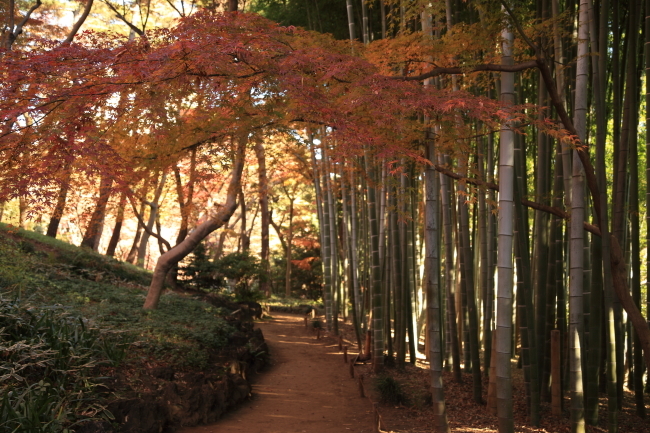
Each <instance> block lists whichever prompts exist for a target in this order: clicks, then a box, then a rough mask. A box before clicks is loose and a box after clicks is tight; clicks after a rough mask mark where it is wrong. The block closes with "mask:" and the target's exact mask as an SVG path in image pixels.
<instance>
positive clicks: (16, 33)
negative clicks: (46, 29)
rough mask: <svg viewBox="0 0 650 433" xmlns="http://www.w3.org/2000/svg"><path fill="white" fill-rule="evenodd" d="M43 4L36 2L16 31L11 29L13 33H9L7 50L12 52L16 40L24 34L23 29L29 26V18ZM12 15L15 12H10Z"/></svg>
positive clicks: (39, 1) (6, 43)
mask: <svg viewBox="0 0 650 433" xmlns="http://www.w3.org/2000/svg"><path fill="white" fill-rule="evenodd" d="M42 4H43V3H41V0H36V3H35V4H34V6H32V7H31V8H29V10H28V11H27V13H26V14H25V16H24V17H23V19H22V20H21V21H20V22H19V23H18V25H17V26H16V29H15V30H14V29H13V28H12V29H10V30H11V31H10V32H9V36H8V37H7V41H6V42H5V48H6V49H8V50H10V49H11V46H12V45H13V44H14V42H16V39H17V38H18V36H20V35H21V34H22V33H23V27H25V24H27V21H29V18H30V17H31V16H32V13H33V12H34V11H35V10H36V9H38V8H40V7H41V5H42ZM9 13H10V15H11V16H13V13H14V12H13V10H12V11H9Z"/></svg>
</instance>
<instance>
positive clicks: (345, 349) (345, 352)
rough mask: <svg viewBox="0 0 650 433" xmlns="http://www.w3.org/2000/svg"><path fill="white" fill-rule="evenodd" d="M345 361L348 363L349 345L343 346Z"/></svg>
mask: <svg viewBox="0 0 650 433" xmlns="http://www.w3.org/2000/svg"><path fill="white" fill-rule="evenodd" d="M343 363H344V364H347V363H348V346H343Z"/></svg>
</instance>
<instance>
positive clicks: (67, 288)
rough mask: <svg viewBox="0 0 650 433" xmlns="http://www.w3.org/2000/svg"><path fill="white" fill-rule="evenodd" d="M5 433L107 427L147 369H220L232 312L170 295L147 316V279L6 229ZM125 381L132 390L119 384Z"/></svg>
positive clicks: (2, 325) (0, 338)
mask: <svg viewBox="0 0 650 433" xmlns="http://www.w3.org/2000/svg"><path fill="white" fill-rule="evenodd" d="M0 231H1V232H2V236H0V294H1V297H0V400H2V401H3V404H2V409H1V410H0V426H1V427H0V430H3V431H30V432H32V431H33V432H41V431H42V432H50V431H51V432H55V431H74V430H75V428H78V427H79V426H80V425H82V424H83V422H84V421H87V420H90V419H97V418H99V419H102V420H105V421H111V417H112V415H111V413H110V411H108V410H107V409H106V404H107V402H108V401H110V400H111V399H115V398H118V397H121V396H125V395H127V394H128V393H129V392H132V391H133V390H137V389H138V386H140V385H141V382H142V380H143V379H142V378H143V377H144V376H146V375H147V372H146V371H147V369H151V368H155V367H161V366H165V367H168V368H172V369H173V370H174V371H188V372H189V371H195V370H203V369H208V370H209V369H212V370H214V369H215V368H225V367H216V366H215V363H216V362H217V358H218V356H219V353H220V351H221V350H226V348H227V346H228V344H229V339H230V338H231V336H233V335H235V334H236V331H237V328H236V326H235V324H233V323H231V322H229V321H227V320H226V319H225V318H224V316H227V315H229V314H230V313H232V310H230V309H228V308H225V307H217V306H214V305H211V304H209V303H206V302H203V301H201V300H199V299H195V298H193V297H192V296H191V295H188V294H178V293H169V294H167V295H165V296H163V297H162V299H161V302H160V307H159V308H158V309H157V310H155V311H144V310H142V308H141V306H142V300H143V299H144V295H145V292H144V286H143V285H142V283H144V282H146V280H147V278H150V276H149V273H148V272H146V271H144V270H141V269H137V268H135V267H133V266H125V265H123V264H121V263H119V262H117V261H116V260H113V259H110V258H107V257H104V256H101V255H99V254H97V253H94V252H92V251H87V250H85V249H80V248H76V247H73V246H71V245H68V244H65V243H64V242H61V241H56V240H53V239H51V238H47V237H45V236H42V235H38V234H36V233H31V232H27V231H23V230H16V229H14V228H11V227H9V226H6V225H1V226H0ZM117 367H119V373H120V374H121V375H123V377H122V379H121V380H122V381H124V382H128V383H129V390H126V388H124V387H121V386H120V385H116V384H115V380H114V379H115V376H116V374H117V373H118V372H117ZM5 429H6V430H5Z"/></svg>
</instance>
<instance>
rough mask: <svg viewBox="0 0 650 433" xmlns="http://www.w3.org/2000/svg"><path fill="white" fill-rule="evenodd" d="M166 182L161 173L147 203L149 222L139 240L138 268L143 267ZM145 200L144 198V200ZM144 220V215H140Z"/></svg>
mask: <svg viewBox="0 0 650 433" xmlns="http://www.w3.org/2000/svg"><path fill="white" fill-rule="evenodd" d="M166 180H167V173H165V172H163V173H162V175H161V177H160V183H159V184H158V186H157V187H156V191H155V192H154V197H153V201H151V202H148V203H147V204H148V205H149V209H150V210H149V220H148V221H147V225H146V229H145V231H144V233H142V239H141V240H140V245H139V247H138V261H137V264H138V266H142V267H144V266H145V258H146V255H147V247H148V246H149V236H150V235H149V233H150V232H151V231H152V230H153V225H154V224H155V222H156V217H157V216H158V207H159V206H160V203H159V202H160V196H161V195H162V190H163V187H164V186H165V181H166ZM145 199H146V198H145ZM142 217H143V218H144V215H142Z"/></svg>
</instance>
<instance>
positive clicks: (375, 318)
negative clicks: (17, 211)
mask: <svg viewBox="0 0 650 433" xmlns="http://www.w3.org/2000/svg"><path fill="white" fill-rule="evenodd" d="M365 165H366V172H367V173H368V177H369V178H370V179H372V178H373V177H374V170H373V169H371V166H372V164H371V162H370V155H369V153H368V152H366V156H365ZM367 190H368V224H369V228H370V245H369V247H370V248H369V252H370V264H371V274H370V275H371V276H370V283H371V286H370V287H371V294H372V322H373V323H372V334H373V353H372V366H373V371H374V372H375V373H380V372H381V371H382V370H383V368H384V323H383V319H384V316H383V312H382V306H383V300H382V289H381V271H380V269H379V230H378V227H377V202H376V194H375V189H374V188H373V187H372V186H371V185H368V188H367Z"/></svg>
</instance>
